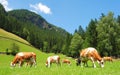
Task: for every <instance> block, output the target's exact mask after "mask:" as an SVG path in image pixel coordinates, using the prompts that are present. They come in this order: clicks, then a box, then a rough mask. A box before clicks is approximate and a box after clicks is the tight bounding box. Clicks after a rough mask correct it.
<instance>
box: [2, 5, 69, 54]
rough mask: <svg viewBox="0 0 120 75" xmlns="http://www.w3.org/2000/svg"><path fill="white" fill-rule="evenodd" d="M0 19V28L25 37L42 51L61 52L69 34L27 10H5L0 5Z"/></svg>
mask: <svg viewBox="0 0 120 75" xmlns="http://www.w3.org/2000/svg"><path fill="white" fill-rule="evenodd" d="M3 11H4V12H3ZM0 19H1V21H0V27H1V28H3V29H5V30H7V31H9V32H12V33H14V34H16V35H18V36H20V37H22V38H24V39H26V40H27V41H28V42H30V43H31V44H32V45H33V46H35V47H36V48H38V49H40V50H42V51H44V52H54V53H60V52H62V46H63V45H64V44H66V43H65V41H66V39H67V36H70V34H69V33H68V32H66V31H65V30H64V29H61V28H58V27H56V26H53V25H51V24H49V23H48V22H47V21H45V19H43V18H42V17H41V16H39V15H37V14H35V13H33V12H30V11H28V10H13V11H10V12H6V11H5V10H4V8H3V6H2V5H0Z"/></svg>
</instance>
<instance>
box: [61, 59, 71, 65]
mask: <svg viewBox="0 0 120 75" xmlns="http://www.w3.org/2000/svg"><path fill="white" fill-rule="evenodd" d="M62 63H66V64H68V65H71V62H70V60H69V59H63V60H62Z"/></svg>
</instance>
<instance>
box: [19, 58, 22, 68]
mask: <svg viewBox="0 0 120 75" xmlns="http://www.w3.org/2000/svg"><path fill="white" fill-rule="evenodd" d="M22 64H23V61H22V60H21V61H19V68H20V67H21V66H22Z"/></svg>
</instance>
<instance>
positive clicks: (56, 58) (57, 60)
mask: <svg viewBox="0 0 120 75" xmlns="http://www.w3.org/2000/svg"><path fill="white" fill-rule="evenodd" d="M52 63H56V64H60V56H58V55H56V56H49V57H48V58H47V61H46V67H50V65H51V64H52Z"/></svg>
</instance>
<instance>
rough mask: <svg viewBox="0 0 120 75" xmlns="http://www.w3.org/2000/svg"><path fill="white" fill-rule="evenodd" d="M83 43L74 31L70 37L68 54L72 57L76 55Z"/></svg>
mask: <svg viewBox="0 0 120 75" xmlns="http://www.w3.org/2000/svg"><path fill="white" fill-rule="evenodd" d="M82 43H83V39H82V37H81V36H80V35H79V34H78V33H74V35H73V38H72V39H71V43H70V49H69V51H70V54H71V56H72V57H78V56H79V51H80V50H81V47H82Z"/></svg>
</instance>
